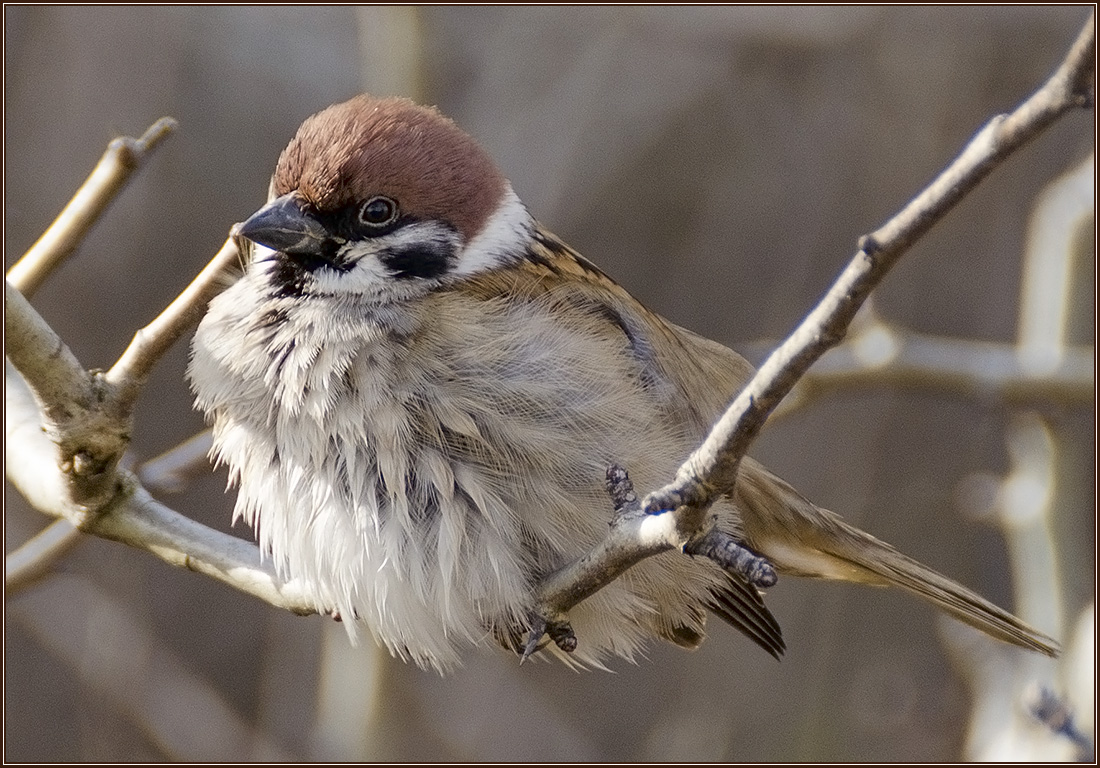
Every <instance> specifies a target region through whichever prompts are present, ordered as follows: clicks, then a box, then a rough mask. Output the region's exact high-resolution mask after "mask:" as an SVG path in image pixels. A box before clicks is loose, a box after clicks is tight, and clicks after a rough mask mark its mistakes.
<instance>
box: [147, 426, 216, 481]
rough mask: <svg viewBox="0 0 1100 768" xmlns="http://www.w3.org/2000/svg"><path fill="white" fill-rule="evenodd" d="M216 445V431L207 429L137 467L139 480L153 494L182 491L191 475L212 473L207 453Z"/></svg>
mask: <svg viewBox="0 0 1100 768" xmlns="http://www.w3.org/2000/svg"><path fill="white" fill-rule="evenodd" d="M213 444H214V434H213V432H212V431H211V430H209V429H204V430H203V431H202V432H199V433H198V434H197V435H192V436H191V437H189V438H187V439H186V440H184V441H183V442H182V443H180V444H179V445H176V446H175V447H173V448H169V449H168V450H167V451H165V452H164V453H162V454H161V455H159V456H155V457H154V458H152V459H149V460H148V461H145V462H142V463H141V464H139V465H138V466H137V468H136V469H135V471H136V472H137V476H138V479H139V480H140V481H141V484H142V485H143V486H145V488H146V489H147V490H148V491H149V492H150V493H154V494H156V493H180V492H181V491H183V489H184V488H185V487H186V486H187V484H188V483H189V482H190V480H191V478H192V476H195V475H198V474H199V473H200V472H201V473H202V474H208V473H209V472H210V461H209V459H208V458H207V456H208V454H209V453H210V448H211V446H212V445H213Z"/></svg>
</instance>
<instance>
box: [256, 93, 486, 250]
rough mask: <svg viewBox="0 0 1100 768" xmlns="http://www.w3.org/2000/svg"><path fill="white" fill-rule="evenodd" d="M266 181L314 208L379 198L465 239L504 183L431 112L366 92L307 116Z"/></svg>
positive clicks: (473, 146)
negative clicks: (444, 225) (447, 227)
mask: <svg viewBox="0 0 1100 768" xmlns="http://www.w3.org/2000/svg"><path fill="white" fill-rule="evenodd" d="M274 182H275V192H276V194H278V195H285V194H287V193H288V192H292V191H294V190H297V191H298V194H299V195H300V196H301V197H302V198H303V199H304V200H306V201H307V202H309V203H310V204H311V205H313V206H316V207H317V208H318V209H320V210H334V209H337V208H340V207H343V206H346V205H352V204H355V203H359V202H363V201H365V200H367V199H369V198H370V197H372V196H374V195H386V196H387V197H391V198H393V199H394V200H396V201H397V203H398V205H399V207H400V208H401V210H402V211H403V212H405V213H408V214H411V215H413V216H416V217H418V218H425V219H440V220H443V221H446V222H448V223H450V224H451V225H452V226H454V227H455V228H456V229H458V231H459V232H460V233H462V235H463V237H465V238H466V240H467V241H468V240H469V239H471V238H472V237H474V235H476V234H477V233H478V232H479V231H480V230H481V228H482V226H483V225H484V224H485V220H486V219H487V218H488V217H489V216H490V215H491V214H492V212H493V210H494V209H495V208H496V206H497V204H498V203H499V202H500V199H501V196H502V195H503V193H504V189H505V185H506V182H505V180H504V177H503V176H501V175H500V171H498V170H497V168H496V165H495V164H494V163H493V160H492V158H490V157H489V155H488V154H486V152H485V151H484V150H483V149H482V148H481V147H479V146H478V145H477V143H476V142H475V141H474V140H473V139H472V138H471V137H470V136H469V135H468V134H466V133H465V132H463V131H462V129H460V128H459V127H458V126H457V125H455V124H454V122H453V121H451V120H450V119H448V118H446V117H444V116H443V115H441V114H440V113H439V111H438V110H436V109H435V108H434V107H422V106H420V105H418V104H415V103H413V102H411V101H409V100H408V99H399V98H386V99H379V98H375V97H373V96H369V95H367V94H363V95H361V96H356V97H355V98H353V99H351V100H349V101H345V102H343V103H341V104H334V105H333V106H331V107H329V108H328V109H325V110H322V111H321V112H318V113H317V114H315V115H313V116H311V117H309V118H307V119H306V121H305V122H304V123H302V126H301V127H300V128H299V129H298V134H297V135H296V136H295V137H294V138H293V139H292V140H291V142H290V144H289V145H287V148H286V149H284V150H283V154H282V156H281V157H280V158H279V164H278V165H277V166H276V168H275V180H274Z"/></svg>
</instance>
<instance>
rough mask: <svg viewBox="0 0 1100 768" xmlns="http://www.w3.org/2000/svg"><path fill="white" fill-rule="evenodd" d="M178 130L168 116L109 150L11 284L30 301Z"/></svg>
mask: <svg viewBox="0 0 1100 768" xmlns="http://www.w3.org/2000/svg"><path fill="white" fill-rule="evenodd" d="M175 129H176V121H175V120H173V119H172V118H170V117H162V118H161V119H160V120H157V121H156V122H155V123H153V125H151V126H150V127H149V129H148V130H147V131H145V133H144V134H143V135H142V136H141V138H140V139H134V138H131V137H130V136H123V137H121V138H118V139H115V140H114V141H112V142H111V143H110V145H108V147H107V151H106V152H104V153H103V156H102V157H101V158H100V159H99V163H97V164H96V167H95V168H94V169H93V170H92V173H91V175H89V176H88V178H87V180H86V181H85V182H84V184H83V185H82V186H81V187H80V189H79V190H78V191H77V193H76V194H75V195H73V198H72V199H71V200H70V201H69V204H68V205H66V206H65V208H64V210H62V211H61V213H60V214H58V216H57V218H56V219H54V222H53V224H51V225H50V227H49V229H47V230H46V231H45V232H44V233H43V235H42V237H40V238H38V241H37V242H36V243H35V244H34V245H32V246H31V247H30V250H28V251H27V252H26V253H25V254H24V255H23V257H22V258H21V259H19V261H17V262H16V263H15V264H14V265H12V268H11V269H10V270H8V275H7V278H8V282H9V283H11V284H12V285H13V286H15V287H16V288H17V289H18V290H19V292H20V293H22V294H23V295H24V296H27V297H30V296H31V295H32V294H33V293H34V292H35V291H37V290H38V288H39V287H40V286H41V285H42V283H43V282H45V280H46V278H47V277H49V275H50V273H51V272H53V270H54V269H55V268H57V266H58V265H59V264H61V262H63V261H64V260H65V259H66V258H68V257H69V256H70V255H71V254H72V253H73V252H74V251H75V250H76V249H77V247H78V246H79V245H80V243H81V242H83V240H84V237H85V236H86V235H87V234H88V232H89V231H90V230H91V228H92V227H93V226H94V225H95V223H96V222H97V221H98V220H99V218H100V216H102V215H103V212H104V211H106V210H107V206H109V205H110V204H111V201H112V200H114V199H115V197H116V196H117V195H118V193H119V192H120V191H121V190H122V188H123V187H124V186H125V185H126V182H127V181H128V180H129V179H130V176H132V175H133V173H134V172H135V171H137V170H138V169H139V168H141V165H142V163H144V161H145V160H146V158H147V157H148V156H149V154H150V153H151V152H152V151H153V150H154V149H156V147H157V145H158V144H160V143H161V141H163V140H164V139H165V138H167V137H168V136H169V135H170V134H171V133H172V131H174V130H175Z"/></svg>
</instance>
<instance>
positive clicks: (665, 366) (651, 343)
mask: <svg viewBox="0 0 1100 768" xmlns="http://www.w3.org/2000/svg"><path fill="white" fill-rule="evenodd" d="M524 259H525V261H524V262H523V263H521V264H519V265H516V266H512V267H511V268H508V269H503V270H496V271H491V272H484V273H481V274H479V275H477V276H476V277H473V278H471V279H470V280H469V282H468V283H466V284H464V285H463V290H464V291H466V292H468V293H472V294H474V295H480V296H483V297H484V298H485V299H492V298H495V297H500V296H502V295H507V296H509V297H512V298H516V297H522V298H531V299H538V300H550V301H553V302H559V303H563V304H568V305H569V308H570V309H572V310H574V311H579V312H585V313H587V314H588V315H590V316H598V317H602V318H604V319H605V320H606V321H607V322H608V323H611V324H612V325H614V326H616V327H617V328H618V330H619V331H620V332H621V333H622V335H623V342H624V344H626V345H628V347H629V349H630V351H631V354H632V356H633V358H634V359H635V360H636V361H637V363H638V376H639V377H640V379H641V381H642V384H643V386H648V387H653V388H655V389H657V390H659V391H660V392H661V394H662V399H663V400H664V402H665V403H666V404H667V409H668V413H669V417H670V419H672V420H673V423H680V424H683V425H684V426H685V427H687V431H688V432H689V433H691V434H692V435H695V436H697V439H699V440H701V439H702V438H703V436H704V435H705V434H706V432H707V430H709V428H710V426H711V425H712V424H713V422H714V420H715V419H716V418H717V417H718V416H719V415H720V414H721V413H722V412H723V410H724V409H725V407H726V406H727V404H728V403H729V401H730V400H731V399H732V397H733V396H734V395H735V394H736V393H737V391H738V390H739V389H740V387H741V386H742V385H743V384H744V383H745V382H746V381H747V380H748V379H749V378H750V377H751V376H752V374H753V368H752V366H751V365H750V364H749V363H748V362H747V361H746V360H745V359H744V358H742V357H741V356H740V355H738V354H737V353H736V352H733V351H732V350H730V349H727V348H726V347H724V346H722V345H721V344H718V343H716V342H713V341H710V340H709V339H706V338H704V337H702V336H699V335H697V334H695V333H692V332H691V331H688V330H686V329H684V328H680V327H678V326H676V325H674V324H672V323H670V322H668V321H667V320H665V319H664V318H662V317H660V316H658V315H656V314H654V313H652V312H650V311H649V310H648V309H646V308H645V307H644V306H643V305H642V304H641V303H640V302H638V301H637V300H636V299H635V298H634V297H633V296H631V295H630V294H629V293H628V292H627V291H626V290H625V289H624V288H623V287H622V286H620V285H619V284H618V283H616V282H615V281H614V280H612V279H611V278H610V277H608V276H607V275H606V274H604V273H603V272H602V271H601V270H600V269H599V268H598V267H596V266H595V265H594V264H592V263H591V262H589V261H588V260H587V259H585V258H584V257H583V256H581V255H580V254H578V253H577V252H576V251H574V250H573V249H572V248H570V247H569V246H567V245H566V244H565V243H563V242H561V241H560V240H558V239H557V238H556V237H555V236H554V235H552V234H550V233H549V232H547V231H545V230H543V229H541V228H540V229H537V230H536V232H535V236H534V238H533V240H532V244H531V246H530V248H529V249H528V251H527V253H526V254H524ZM517 267H518V268H517ZM578 282H582V283H584V284H585V290H569V287H570V286H576V285H577V283H578ZM563 289H564V290H563ZM701 385H702V386H701ZM626 469H627V471H629V470H630V467H627V468H626ZM670 479H671V478H670ZM706 607H707V608H708V609H710V610H711V611H713V612H714V613H715V614H717V615H718V616H719V617H721V618H722V619H723V620H724V621H726V622H727V623H728V624H730V625H731V626H733V627H734V628H736V629H737V630H739V631H741V632H742V633H744V634H745V635H746V636H747V637H749V638H750V639H751V640H752V641H753V642H755V643H756V644H757V645H759V646H760V647H762V648H763V649H764V650H766V651H767V652H768V653H770V654H771V655H772V656H775V657H776V658H779V656H780V655H781V654H782V653H783V651H784V650H785V648H786V646H785V644H784V642H783V636H782V630H781V629H780V627H779V623H778V622H777V621H776V619H775V617H774V616H773V615H772V613H771V611H769V610H768V608H767V606H765V605H764V601H763V597H762V595H761V593H760V592H759V590H758V589H757V588H756V587H755V586H754V585H752V584H750V583H749V582H747V581H746V580H745V579H744V578H743V577H741V576H740V575H737V574H729V573H727V574H726V579H725V583H724V585H723V586H722V587H719V588H716V589H714V590H713V591H712V594H711V599H710V601H709V602H708V603H707V604H706ZM668 639H669V640H671V641H673V642H676V643H678V644H680V645H684V646H687V647H694V646H695V645H697V644H698V643H699V641H700V640H701V639H702V638H701V636H699V634H698V633H697V632H695V631H694V630H691V631H689V630H688V628H686V627H685V628H684V631H683V633H682V634H676V635H675V636H672V637H669V638H668Z"/></svg>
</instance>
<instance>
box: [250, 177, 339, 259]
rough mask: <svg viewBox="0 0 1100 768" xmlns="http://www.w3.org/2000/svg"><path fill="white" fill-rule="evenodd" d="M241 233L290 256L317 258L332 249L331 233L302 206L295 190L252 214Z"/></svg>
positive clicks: (255, 241)
mask: <svg viewBox="0 0 1100 768" xmlns="http://www.w3.org/2000/svg"><path fill="white" fill-rule="evenodd" d="M238 233H239V234H240V235H241V236H242V237H247V238H248V239H249V240H251V241H252V242H254V243H259V244H260V245H266V246H267V247H268V248H271V249H272V250H276V251H282V252H283V253H285V254H287V255H290V256H306V257H312V258H318V257H321V256H323V254H324V253H325V252H326V251H327V250H331V248H332V245H331V240H332V235H331V234H330V233H329V231H328V230H327V229H325V227H324V226H323V225H322V224H321V222H320V221H318V220H317V218H316V217H315V216H313V215H312V214H310V213H308V212H306V211H304V210H303V209H302V206H301V204H300V203H299V202H298V198H297V196H295V194H294V193H293V192H291V193H290V194H288V195H283V196H282V197H280V198H276V199H275V200H272V201H271V202H270V203H268V204H267V205H265V206H264V207H263V208H261V209H260V210H258V211H256V212H255V213H254V214H252V215H251V216H249V217H248V220H247V221H246V222H244V223H243V224H241V226H240V229H239V230H238ZM326 243H328V246H327V247H326Z"/></svg>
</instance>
